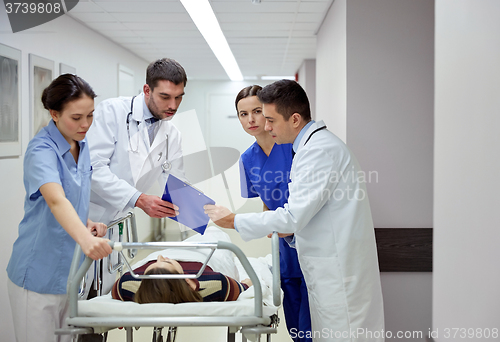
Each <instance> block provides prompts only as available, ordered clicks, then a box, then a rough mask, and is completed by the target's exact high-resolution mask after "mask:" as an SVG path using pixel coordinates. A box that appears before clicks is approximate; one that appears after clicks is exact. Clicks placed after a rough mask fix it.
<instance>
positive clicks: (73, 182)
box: [7, 120, 92, 294]
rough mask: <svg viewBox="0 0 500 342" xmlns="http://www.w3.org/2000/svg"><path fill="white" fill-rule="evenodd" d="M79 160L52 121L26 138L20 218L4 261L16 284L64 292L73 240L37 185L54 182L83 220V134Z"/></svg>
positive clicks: (88, 172) (86, 174) (87, 175)
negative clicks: (16, 235) (9, 252)
mask: <svg viewBox="0 0 500 342" xmlns="http://www.w3.org/2000/svg"><path fill="white" fill-rule="evenodd" d="M79 144H80V154H79V157H78V164H77V163H76V162H75V159H74V158H73V155H72V154H71V153H70V145H69V143H68V142H67V141H66V139H65V138H64V137H63V136H62V134H61V133H60V132H59V130H58V129H57V127H56V125H55V123H54V121H52V120H51V121H50V122H49V124H48V125H47V126H46V127H44V128H43V129H42V130H41V131H40V132H39V133H38V134H37V135H36V136H35V137H34V138H33V139H32V140H31V141H30V143H29V144H28V148H27V150H26V154H25V156H24V187H25V189H26V197H25V200H24V218H23V220H22V221H21V223H20V224H19V237H18V238H17V240H16V242H15V243H14V246H13V250H12V255H11V257H10V261H9V264H8V266H7V273H8V276H9V279H10V280H11V281H12V282H13V283H14V284H16V285H17V286H19V287H22V288H24V289H26V290H30V291H34V292H37V293H42V294H65V293H66V282H67V279H68V274H69V268H70V264H71V259H72V256H73V251H74V249H75V244H76V243H75V241H74V240H73V238H72V237H71V236H70V235H69V234H68V233H66V231H65V230H64V229H63V228H62V227H61V225H60V224H59V223H58V222H57V220H56V218H55V217H54V215H53V214H52V212H51V211H50V208H49V207H48V205H47V202H45V200H44V198H43V196H42V194H41V193H40V187H41V186H42V185H44V184H46V183H58V184H60V185H61V186H62V187H63V189H64V193H65V194H66V198H67V199H68V200H69V201H70V202H71V204H72V205H73V207H74V208H75V210H76V212H77V213H78V216H79V217H80V219H81V220H82V222H83V223H84V224H85V225H86V223H87V217H88V211H89V202H90V179H91V176H92V168H91V166H90V155H89V150H88V145H87V140H86V138H85V139H84V140H82V141H80V142H79Z"/></svg>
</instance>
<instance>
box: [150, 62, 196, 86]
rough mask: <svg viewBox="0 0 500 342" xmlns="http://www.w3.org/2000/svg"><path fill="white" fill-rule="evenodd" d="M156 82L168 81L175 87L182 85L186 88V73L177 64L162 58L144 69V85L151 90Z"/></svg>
mask: <svg viewBox="0 0 500 342" xmlns="http://www.w3.org/2000/svg"><path fill="white" fill-rule="evenodd" d="M158 81H170V82H172V83H173V84H175V85H178V84H181V83H183V84H184V86H186V83H187V76H186V71H184V68H183V67H182V65H180V64H179V62H177V61H175V60H173V59H170V58H162V59H158V60H156V61H154V62H151V63H150V64H149V65H148V68H147V69H146V84H147V85H148V86H149V88H151V90H153V89H154V88H155V87H156V86H157V85H158Z"/></svg>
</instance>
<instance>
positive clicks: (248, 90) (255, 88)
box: [234, 84, 262, 116]
mask: <svg viewBox="0 0 500 342" xmlns="http://www.w3.org/2000/svg"><path fill="white" fill-rule="evenodd" d="M261 90H262V87H261V86H260V85H256V84H254V85H251V86H248V87H245V88H243V89H241V90H240V92H239V93H238V95H236V100H235V101H234V105H235V107H236V113H237V114H238V116H239V115H240V114H239V113H238V102H240V101H241V100H242V99H244V98H247V97H250V96H257V95H258V94H259V93H260V91H261Z"/></svg>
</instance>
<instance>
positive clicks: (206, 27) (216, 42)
mask: <svg viewBox="0 0 500 342" xmlns="http://www.w3.org/2000/svg"><path fill="white" fill-rule="evenodd" d="M181 3H182V5H183V6H184V8H185V9H186V11H187V12H188V14H189V16H190V17H191V19H192V20H193V22H194V24H195V25H196V27H197V28H198V30H199V31H200V33H201V35H202V36H203V38H205V40H206V42H207V43H208V46H210V48H211V49H212V51H213V53H214V54H215V57H217V59H218V60H219V62H220V64H221V65H222V67H223V68H224V70H225V71H226V73H227V75H228V76H229V78H230V79H231V81H243V75H242V74H241V71H240V68H239V66H238V63H237V62H236V59H235V58H234V55H233V53H232V51H231V48H229V44H228V43H227V40H226V37H225V36H224V33H222V30H221V28H220V25H219V22H218V21H217V18H216V17H215V14H214V11H213V10H212V7H211V6H210V3H209V2H208V0H181Z"/></svg>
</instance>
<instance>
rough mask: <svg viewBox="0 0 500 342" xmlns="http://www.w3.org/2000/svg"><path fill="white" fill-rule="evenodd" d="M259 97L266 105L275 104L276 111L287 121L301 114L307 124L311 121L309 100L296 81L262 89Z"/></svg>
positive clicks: (271, 85)
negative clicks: (294, 115) (296, 114)
mask: <svg viewBox="0 0 500 342" xmlns="http://www.w3.org/2000/svg"><path fill="white" fill-rule="evenodd" d="M257 96H258V97H259V100H260V102H262V103H264V104H266V103H267V104H274V105H275V106H276V111H277V112H278V113H279V114H281V115H283V117H284V119H285V120H286V121H288V119H290V117H291V116H292V114H293V113H299V114H300V115H301V116H302V118H303V119H304V120H305V121H306V122H309V121H311V108H310V106H309V99H308V98H307V94H306V92H305V90H304V89H303V88H302V87H301V86H300V84H298V83H297V82H295V81H292V80H280V81H276V82H274V83H271V84H269V85H267V86H265V87H264V88H262V90H261V91H260V92H259V94H258V95H257Z"/></svg>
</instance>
